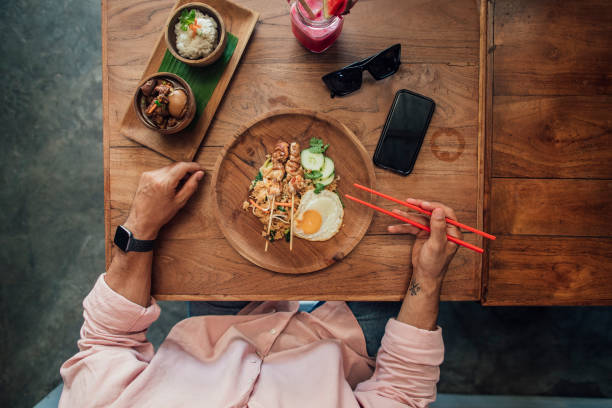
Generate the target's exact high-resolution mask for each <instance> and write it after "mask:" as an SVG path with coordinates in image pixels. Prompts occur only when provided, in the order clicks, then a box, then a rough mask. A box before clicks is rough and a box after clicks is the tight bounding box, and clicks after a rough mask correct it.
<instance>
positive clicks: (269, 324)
mask: <svg viewBox="0 0 612 408" xmlns="http://www.w3.org/2000/svg"><path fill="white" fill-rule="evenodd" d="M83 306H84V309H85V310H84V313H83V316H84V318H85V322H84V324H83V327H82V328H81V339H80V340H79V342H78V345H79V350H80V352H79V353H77V354H76V355H75V356H74V357H72V358H71V359H69V360H68V361H66V362H65V363H64V365H63V366H62V368H61V375H62V377H63V379H64V391H63V393H62V398H61V400H60V407H79V408H83V407H130V408H133V407H164V408H167V407H207V408H212V407H224V408H225V407H250V408H260V407H262V408H263V407H265V408H273V407H308V408H313V407H317V408H322V407H334V408H336V407H377V408H381V407H383V408H384V407H425V406H427V405H428V404H429V403H430V402H432V401H434V400H435V396H436V383H437V382H438V379H439V373H440V371H439V365H440V364H441V363H442V359H443V355H444V345H443V342H442V331H441V329H440V328H438V329H437V330H436V331H426V330H421V329H417V328H415V327H413V326H409V325H407V324H404V323H401V322H398V321H397V320H395V319H391V320H389V322H388V323H387V326H386V332H385V335H384V337H383V340H382V346H381V348H380V350H379V352H378V357H377V359H376V364H374V361H373V360H371V359H370V358H368V357H367V353H366V347H365V339H364V337H363V333H362V331H361V328H360V326H359V324H358V323H357V320H356V319H355V317H354V316H353V314H352V313H351V311H350V309H349V308H348V306H347V305H346V303H344V302H327V303H325V304H324V305H322V306H321V307H319V308H317V309H316V310H314V311H313V312H312V313H303V312H299V311H298V306H299V304H298V302H263V303H261V302H259V303H255V302H253V303H250V304H249V305H248V306H247V307H246V308H245V309H243V310H242V311H241V312H240V314H239V315H236V316H199V317H192V318H189V319H185V320H183V321H182V322H180V323H178V324H177V325H176V326H174V328H173V329H172V330H171V331H170V334H169V335H168V337H167V338H166V340H165V341H164V343H163V344H162V345H161V346H160V348H159V350H158V351H157V353H155V352H154V350H153V346H152V345H151V344H150V343H149V342H147V340H146V330H147V328H148V327H149V326H150V325H151V323H153V322H154V321H155V320H156V319H157V317H158V316H159V313H160V308H159V306H158V305H157V304H156V303H155V300H154V299H153V300H152V302H151V306H149V307H147V308H144V307H142V306H139V305H137V304H135V303H132V302H130V301H129V300H127V299H125V298H124V297H123V296H121V295H119V294H117V293H116V292H114V291H113V290H112V289H111V288H110V287H109V286H108V285H107V284H106V282H105V281H104V275H101V276H100V278H99V279H98V281H97V283H96V285H95V287H94V288H93V290H92V291H91V293H90V294H89V295H88V296H87V297H86V298H85V300H84V301H83ZM374 367H375V369H374Z"/></svg>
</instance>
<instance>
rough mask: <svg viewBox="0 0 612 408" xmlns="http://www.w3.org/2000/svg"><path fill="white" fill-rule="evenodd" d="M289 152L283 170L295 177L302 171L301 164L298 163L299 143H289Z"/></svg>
mask: <svg viewBox="0 0 612 408" xmlns="http://www.w3.org/2000/svg"><path fill="white" fill-rule="evenodd" d="M289 152H290V153H289V160H287V163H285V171H286V172H287V174H288V175H290V176H292V177H295V176H297V175H299V174H301V173H302V165H301V164H300V145H299V143H297V142H293V143H291V147H290V150H289Z"/></svg>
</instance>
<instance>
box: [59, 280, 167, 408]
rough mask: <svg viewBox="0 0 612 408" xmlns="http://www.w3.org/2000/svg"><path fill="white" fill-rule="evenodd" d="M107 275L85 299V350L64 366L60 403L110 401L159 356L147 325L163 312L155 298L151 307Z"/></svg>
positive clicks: (85, 404)
mask: <svg viewBox="0 0 612 408" xmlns="http://www.w3.org/2000/svg"><path fill="white" fill-rule="evenodd" d="M104 276H105V274H102V275H100V277H99V278H98V280H97V282H96V284H95V286H94V288H93V289H92V291H91V292H90V293H89V295H87V297H86V298H85V300H84V301H83V309H84V310H83V317H84V322H83V326H82V327H81V338H80V340H79V341H78V347H79V350H80V351H79V352H78V353H77V354H76V355H74V356H73V357H72V358H70V359H69V360H68V361H66V362H65V363H64V364H63V365H62V367H61V369H60V374H61V375H62V378H63V380H64V389H63V391H62V397H61V400H60V407H77V406H78V407H94V406H96V407H99V406H110V405H111V403H112V402H113V401H114V400H115V399H117V397H119V395H120V394H121V392H122V391H123V390H124V389H125V388H126V387H127V386H128V385H129V384H130V383H131V382H132V381H133V380H134V379H135V378H136V377H137V376H138V375H139V374H140V373H141V372H142V371H143V370H144V369H145V368H146V367H147V366H148V364H149V362H150V361H151V359H152V358H153V354H154V349H153V346H152V345H151V343H149V342H148V341H147V339H146V330H147V329H148V327H149V326H150V325H151V324H152V323H153V322H154V321H155V320H157V318H158V317H159V314H160V308H159V306H158V305H157V303H156V302H155V299H153V298H151V305H150V306H149V307H146V308H145V307H142V306H140V305H137V304H136V303H133V302H131V301H129V300H128V299H126V298H124V297H123V296H121V295H120V294H118V293H117V292H115V291H113V290H112V289H111V288H110V287H109V286H108V285H107V284H106V281H105V280H104Z"/></svg>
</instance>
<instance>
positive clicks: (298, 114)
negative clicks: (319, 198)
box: [212, 109, 375, 274]
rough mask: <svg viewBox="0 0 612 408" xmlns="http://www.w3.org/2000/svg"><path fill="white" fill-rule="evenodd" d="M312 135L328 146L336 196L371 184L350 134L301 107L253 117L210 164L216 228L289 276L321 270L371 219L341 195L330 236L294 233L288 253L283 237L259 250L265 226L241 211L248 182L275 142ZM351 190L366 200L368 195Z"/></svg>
mask: <svg viewBox="0 0 612 408" xmlns="http://www.w3.org/2000/svg"><path fill="white" fill-rule="evenodd" d="M312 137H317V138H319V139H323V141H324V142H325V143H328V144H329V145H330V147H329V149H328V150H327V152H326V155H327V156H329V157H330V158H331V159H332V160H333V161H334V164H335V171H336V175H337V176H338V177H339V181H338V193H339V194H340V195H342V193H343V192H348V191H352V190H354V188H352V185H353V183H359V184H363V185H366V186H370V187H372V188H373V187H374V182H375V176H374V166H373V165H372V161H371V160H370V158H369V156H368V153H367V152H366V150H365V148H364V147H363V146H362V144H361V142H360V141H359V139H357V137H356V136H355V135H354V134H353V132H351V131H350V130H349V129H348V128H347V127H346V126H344V125H343V124H342V123H341V122H339V121H337V120H335V119H333V118H331V117H329V116H327V115H323V114H321V113H316V112H313V111H309V110H304V109H287V110H280V111H273V112H270V113H268V114H266V115H264V116H263V117H261V118H260V119H256V120H255V121H254V122H253V123H252V124H250V125H247V126H246V127H244V128H243V129H241V131H240V132H239V133H238V135H237V136H236V138H235V139H234V140H233V141H231V142H230V143H229V144H228V146H227V147H226V148H225V149H224V150H223V152H222V154H221V156H220V158H219V160H218V161H217V164H216V166H215V169H216V170H215V178H214V180H213V188H212V191H213V194H214V198H213V203H214V206H215V213H216V219H217V222H218V223H219V227H220V228H221V231H223V234H224V235H225V238H226V239H227V240H228V242H229V243H230V244H231V245H232V246H233V247H234V249H236V251H238V253H240V254H241V255H242V256H243V257H245V258H246V259H248V260H249V261H251V262H253V263H254V264H256V265H258V266H260V267H262V268H266V269H269V270H272V271H275V272H281V273H291V274H298V273H308V272H314V271H317V270H320V269H323V268H325V267H327V266H329V265H331V264H333V263H335V262H338V261H340V260H342V259H343V258H344V257H345V256H346V255H348V254H349V252H351V251H352V250H353V248H355V246H356V245H357V244H358V243H359V241H361V239H362V238H363V236H364V235H365V233H366V231H367V230H368V228H369V226H370V223H371V222H372V216H373V212H372V210H371V209H370V208H368V207H365V206H363V205H360V204H357V203H355V202H353V201H350V200H347V199H345V198H341V200H342V202H343V204H344V206H345V208H344V218H343V223H342V227H341V229H340V231H339V232H338V233H337V234H336V235H335V236H334V237H333V238H331V239H329V240H327V241H322V242H312V241H307V240H304V239H300V238H297V237H294V241H293V251H290V250H289V243H288V242H286V241H285V240H281V241H277V242H272V243H270V245H269V249H268V251H267V252H265V251H264V246H265V242H266V240H265V238H264V237H262V234H261V233H262V230H263V229H264V226H263V225H262V224H261V222H260V221H259V219H257V218H256V217H255V216H254V215H253V214H252V213H251V211H245V210H243V209H242V204H243V202H244V201H245V200H246V199H247V198H248V188H249V185H250V184H251V181H252V180H253V179H254V178H255V176H256V175H257V172H258V171H259V168H260V166H261V165H262V164H263V163H264V161H265V160H266V154H270V153H272V151H273V150H274V146H275V145H276V143H277V142H278V141H279V140H284V141H286V142H288V143H291V142H298V143H299V144H300V147H301V148H302V149H304V148H306V147H308V145H309V141H310V138H312ZM349 189H350V190H349ZM354 194H358V195H359V196H360V197H361V198H363V199H365V200H371V195H370V194H369V193H363V194H359V193H354Z"/></svg>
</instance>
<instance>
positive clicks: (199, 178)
mask: <svg viewBox="0 0 612 408" xmlns="http://www.w3.org/2000/svg"><path fill="white" fill-rule="evenodd" d="M202 177H204V172H203V171H198V174H196V180H198V181H200V180H202Z"/></svg>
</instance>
